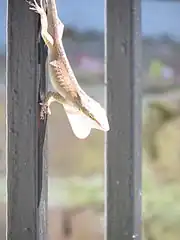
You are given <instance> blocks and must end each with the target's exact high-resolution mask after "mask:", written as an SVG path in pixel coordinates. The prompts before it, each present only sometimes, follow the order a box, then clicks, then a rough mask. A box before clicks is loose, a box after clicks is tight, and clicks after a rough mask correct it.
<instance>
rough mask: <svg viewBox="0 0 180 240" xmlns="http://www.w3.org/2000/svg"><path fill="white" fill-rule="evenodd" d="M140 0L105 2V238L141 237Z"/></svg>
mask: <svg viewBox="0 0 180 240" xmlns="http://www.w3.org/2000/svg"><path fill="white" fill-rule="evenodd" d="M140 4H141V1H140V0H107V5H106V7H107V29H106V31H107V42H106V43H107V44H106V45H107V49H106V50H107V51H106V54H107V74H106V75H107V110H108V116H109V120H110V128H111V129H110V131H109V132H108V133H107V139H106V141H107V142H106V158H107V162H106V164H107V171H106V173H107V204H106V208H107V209H106V210H107V232H106V235H107V239H108V240H119V239H121V240H130V239H138V240H140V239H141V86H140V64H141V45H140V43H141V42H140Z"/></svg>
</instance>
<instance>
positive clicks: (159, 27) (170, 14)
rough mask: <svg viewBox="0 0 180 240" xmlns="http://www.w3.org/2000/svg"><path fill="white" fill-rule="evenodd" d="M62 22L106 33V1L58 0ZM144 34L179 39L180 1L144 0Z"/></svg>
mask: <svg viewBox="0 0 180 240" xmlns="http://www.w3.org/2000/svg"><path fill="white" fill-rule="evenodd" d="M0 1H1V3H0V19H1V21H0V31H1V34H0V46H2V45H3V44H4V43H5V25H6V2H7V0H0ZM57 5H58V10H59V14H60V16H61V18H62V20H63V22H64V23H65V24H67V25H70V26H74V27H76V28H77V29H79V30H80V31H84V30H93V29H95V30H99V31H103V30H104V0H57ZM141 19H142V33H143V35H145V36H152V35H161V34H167V33H168V34H169V35H170V36H171V37H174V38H177V39H180V2H173V1H165V2H163V1H159V2H157V1H155V0H149V1H147V0H146V1H142V17H141Z"/></svg>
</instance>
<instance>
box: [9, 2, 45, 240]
mask: <svg viewBox="0 0 180 240" xmlns="http://www.w3.org/2000/svg"><path fill="white" fill-rule="evenodd" d="M7 39H8V42H7V86H6V103H7V106H6V116H7V122H6V123H7V127H6V134H7V164H8V166H7V168H8V170H7V201H8V202H7V233H6V238H7V239H8V240H11V239H12V240H19V239H25V240H28V239H29V240H38V239H45V237H46V235H45V234H46V207H47V198H46V194H47V192H46V181H47V175H46V174H45V170H44V169H40V168H42V167H43V165H42V161H43V154H42V151H43V143H44V132H43V131H45V129H44V127H42V124H43V125H44V124H45V123H41V122H38V121H39V107H38V106H39V103H38V100H39V99H38V91H39V81H40V76H41V77H43V71H44V70H43V67H42V64H44V61H41V67H40V68H39V66H38V15H36V14H34V13H32V12H31V11H29V6H28V4H27V2H26V1H24V0H8V31H7ZM41 55H42V54H41ZM44 81H45V79H44ZM45 88H46V87H45V85H44V86H42V83H41V90H42V91H45ZM44 126H45V125H44ZM40 172H41V173H42V176H40V175H39V174H40ZM41 179H43V184H41V183H40V182H39V181H41ZM41 186H42V187H43V188H44V189H43V191H42V193H43V194H42V195H41V201H40V204H39V199H40V193H41Z"/></svg>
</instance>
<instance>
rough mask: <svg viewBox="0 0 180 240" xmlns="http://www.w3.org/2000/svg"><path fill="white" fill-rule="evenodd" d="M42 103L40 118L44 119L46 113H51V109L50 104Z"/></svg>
mask: <svg viewBox="0 0 180 240" xmlns="http://www.w3.org/2000/svg"><path fill="white" fill-rule="evenodd" d="M40 105H41V112H40V119H42V120H43V119H44V116H45V115H51V110H50V107H49V106H48V104H46V103H40Z"/></svg>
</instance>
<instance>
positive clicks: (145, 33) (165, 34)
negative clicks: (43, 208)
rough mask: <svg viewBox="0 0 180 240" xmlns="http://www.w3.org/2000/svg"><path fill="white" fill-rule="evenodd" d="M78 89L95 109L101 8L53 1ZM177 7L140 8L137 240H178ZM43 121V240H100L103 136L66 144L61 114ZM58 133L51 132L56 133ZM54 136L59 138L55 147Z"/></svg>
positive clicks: (1, 198)
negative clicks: (45, 123)
mask: <svg viewBox="0 0 180 240" xmlns="http://www.w3.org/2000/svg"><path fill="white" fill-rule="evenodd" d="M57 5H58V9H59V13H60V16H61V18H62V20H63V22H64V24H65V32H64V37H63V42H64V46H65V49H66V52H67V55H68V57H69V60H70V62H71V65H72V67H73V69H74V71H75V74H76V76H77V78H78V81H79V82H80V84H81V85H82V87H83V88H84V89H85V90H86V91H87V92H88V93H89V94H90V95H91V96H93V97H94V98H95V99H97V100H98V101H100V102H101V104H103V99H104V84H103V81H104V1H103V0H98V1H97V0H91V1H90V0H76V1H74V0H57ZM0 17H1V21H0V31H1V34H0V81H1V82H0V84H1V87H0V136H1V137H0V216H1V217H0V239H2V240H3V239H5V204H6V203H5V167H6V166H5V18H6V1H5V0H1V3H0ZM179 23H180V1H173V0H169V1H168V0H166V1H165V0H164V1H163V0H159V1H158V0H156V1H155V0H154V1H152V0H149V1H142V37H143V41H142V50H143V61H142V64H143V65H142V70H143V73H142V85H143V99H142V100H143V111H142V118H143V131H142V135H143V142H142V156H143V159H142V160H143V240H176V239H177V240H178V239H179V236H180V227H179V226H180V127H179V126H180V104H179V103H180V94H179V93H180V25H179ZM52 112H53V114H52V115H51V116H50V117H49V121H48V133H49V134H48V164H49V227H48V228H49V229H48V230H49V239H52V240H58V239H62V240H63V239H64V240H65V239H70V240H88V239H89V240H92V239H94V240H101V239H103V237H104V236H103V231H104V229H103V207H104V206H103V201H104V192H103V175H104V161H103V157H104V156H103V154H104V146H103V137H104V135H103V133H101V132H100V131H93V132H92V134H91V136H90V137H89V138H88V139H87V140H84V141H80V140H78V139H77V138H75V137H74V135H73V134H72V131H71V128H70V126H69V124H68V121H67V118H66V115H65V113H64V111H63V110H62V107H61V106H60V105H58V104H56V103H54V104H53V105H52ZM58 126H59V127H58ZM61 136H63V141H62V138H61Z"/></svg>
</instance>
